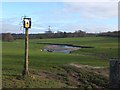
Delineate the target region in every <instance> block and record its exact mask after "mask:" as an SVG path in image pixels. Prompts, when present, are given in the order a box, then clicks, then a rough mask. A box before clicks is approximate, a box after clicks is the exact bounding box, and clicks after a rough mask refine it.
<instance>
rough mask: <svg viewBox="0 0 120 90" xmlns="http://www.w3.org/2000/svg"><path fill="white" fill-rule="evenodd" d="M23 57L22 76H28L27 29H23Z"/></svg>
mask: <svg viewBox="0 0 120 90" xmlns="http://www.w3.org/2000/svg"><path fill="white" fill-rule="evenodd" d="M25 29H26V30H25V57H24V70H23V76H25V75H28V74H29V72H28V28H25Z"/></svg>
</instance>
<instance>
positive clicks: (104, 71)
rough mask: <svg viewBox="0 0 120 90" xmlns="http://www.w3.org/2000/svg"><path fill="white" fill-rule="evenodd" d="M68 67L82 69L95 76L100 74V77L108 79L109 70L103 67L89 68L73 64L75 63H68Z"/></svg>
mask: <svg viewBox="0 0 120 90" xmlns="http://www.w3.org/2000/svg"><path fill="white" fill-rule="evenodd" d="M69 65H70V66H74V67H77V68H81V69H84V70H86V71H88V72H94V73H96V74H100V75H103V76H106V77H109V69H108V68H105V67H93V66H89V65H82V64H75V63H70V64H69Z"/></svg>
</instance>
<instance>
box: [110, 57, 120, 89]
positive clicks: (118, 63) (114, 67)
mask: <svg viewBox="0 0 120 90" xmlns="http://www.w3.org/2000/svg"><path fill="white" fill-rule="evenodd" d="M109 79H110V90H114V89H119V90H120V60H113V59H111V60H110V74H109Z"/></svg>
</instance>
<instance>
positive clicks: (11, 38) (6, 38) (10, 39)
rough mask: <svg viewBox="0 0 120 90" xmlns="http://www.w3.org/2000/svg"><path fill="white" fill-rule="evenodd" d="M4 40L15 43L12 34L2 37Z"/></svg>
mask: <svg viewBox="0 0 120 90" xmlns="http://www.w3.org/2000/svg"><path fill="white" fill-rule="evenodd" d="M2 40H3V41H8V42H12V41H14V37H13V36H12V35H11V34H10V33H4V34H3V35H2Z"/></svg>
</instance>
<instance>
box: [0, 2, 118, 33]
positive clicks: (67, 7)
mask: <svg viewBox="0 0 120 90" xmlns="http://www.w3.org/2000/svg"><path fill="white" fill-rule="evenodd" d="M0 14H1V13H0ZM24 15H26V16H27V17H30V18H31V20H32V26H31V29H29V33H44V32H45V31H47V30H48V26H51V30H52V31H53V32H57V31H62V32H75V31H77V30H83V31H85V32H90V33H99V32H106V31H116V30H118V2H113V1H111V0H109V1H107V2H2V16H0V23H2V32H3V33H8V32H10V33H24V30H23V28H22V17H23V16H24Z"/></svg>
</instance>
